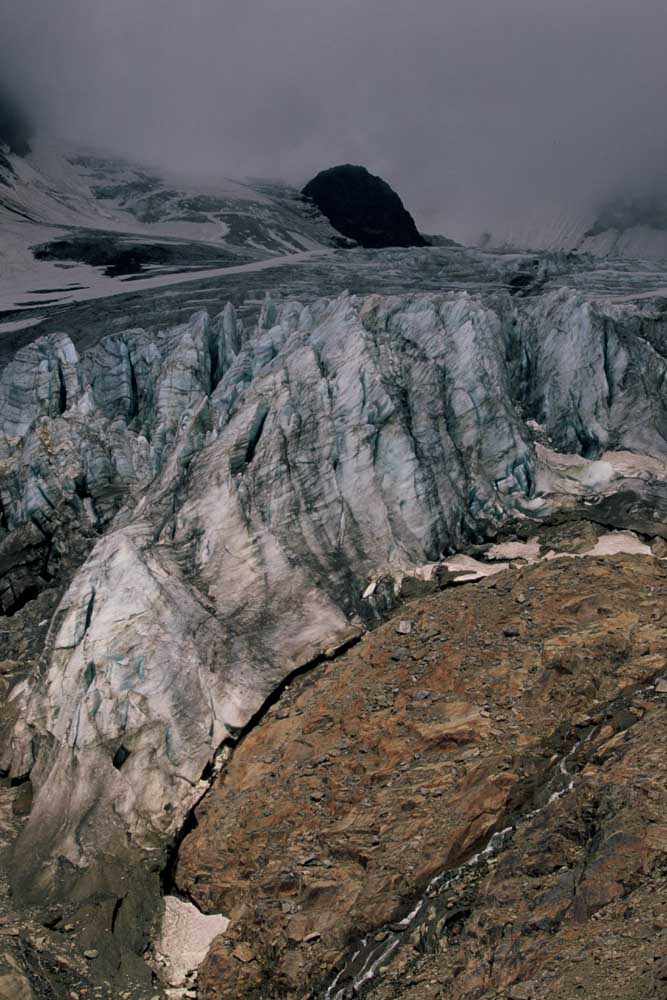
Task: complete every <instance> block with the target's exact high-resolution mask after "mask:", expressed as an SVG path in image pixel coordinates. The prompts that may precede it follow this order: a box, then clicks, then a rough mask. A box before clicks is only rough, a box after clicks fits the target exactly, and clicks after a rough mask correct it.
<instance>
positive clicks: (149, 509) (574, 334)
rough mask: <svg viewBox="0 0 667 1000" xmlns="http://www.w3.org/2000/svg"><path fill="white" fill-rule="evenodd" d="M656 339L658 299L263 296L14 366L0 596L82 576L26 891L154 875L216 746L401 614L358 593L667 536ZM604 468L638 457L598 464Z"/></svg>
mask: <svg viewBox="0 0 667 1000" xmlns="http://www.w3.org/2000/svg"><path fill="white" fill-rule="evenodd" d="M666 333H667V331H666V328H665V324H664V322H663V320H662V318H661V316H660V315H659V314H658V313H656V312H655V311H654V310H652V308H651V305H650V303H647V304H646V305H645V306H642V307H641V308H639V307H637V306H634V305H630V304H627V305H607V306H603V305H600V304H594V303H592V302H589V301H587V300H586V299H585V298H584V297H582V296H581V295H579V294H577V293H573V292H570V291H557V292H554V293H551V294H549V295H545V296H542V297H537V298H532V299H531V298H528V299H525V300H517V299H512V298H510V297H509V296H507V295H505V294H496V295H493V296H487V297H486V298H485V297H482V296H476V295H470V294H468V293H461V294H458V293H450V294H443V295H438V294H424V293H421V294H417V293H415V294H407V295H402V296H379V295H376V296H367V297H355V296H350V295H347V294H345V295H342V296H340V297H338V298H336V299H333V300H327V299H321V300H318V301H316V302H314V303H311V304H310V305H308V306H304V305H302V304H300V303H298V302H281V303H273V302H271V301H270V300H267V302H266V303H265V305H264V307H263V309H262V313H261V316H260V319H259V322H258V325H257V329H256V330H255V331H254V332H251V331H250V330H248V329H244V327H243V324H242V323H241V322H240V320H238V318H237V317H236V315H235V313H234V310H233V308H232V307H231V306H227V307H226V308H225V309H224V311H223V312H222V313H221V314H220V315H219V316H217V317H216V318H214V319H211V318H210V317H209V316H208V314H206V313H203V312H200V313H198V314H196V315H195V316H193V318H192V319H191V321H190V322H189V323H187V324H185V325H181V326H179V327H176V328H172V329H169V330H165V331H161V332H160V333H159V334H157V335H155V336H151V335H149V334H147V333H145V332H144V331H142V330H129V331H126V332H124V333H121V334H117V335H114V336H111V337H107V338H105V339H103V340H102V341H100V342H99V343H98V344H97V345H96V346H94V347H93V348H91V349H90V350H88V351H86V352H84V353H82V355H81V356H79V354H78V353H77V351H76V350H75V348H74V346H73V344H72V343H71V341H69V340H68V338H67V337H66V336H64V335H57V336H56V335H52V336H50V337H48V338H43V339H42V340H38V341H36V342H35V343H33V344H31V345H30V346H29V347H27V348H24V349H22V350H21V351H19V352H18V354H17V355H16V357H15V359H14V361H13V363H12V365H11V366H9V367H8V368H7V369H5V372H4V375H3V377H2V380H1V381H0V403H1V404H2V405H1V406H0V413H1V414H2V417H1V421H0V461H1V462H2V467H3V477H2V487H1V489H0V498H1V501H2V515H3V530H4V537H2V539H1V540H0V555H2V556H4V557H5V558H3V559H0V600H2V601H3V602H4V603H5V606H6V607H10V606H11V604H12V601H14V600H16V601H18V600H20V597H21V594H22V593H28V594H30V593H32V591H33V590H34V589H35V588H37V589H39V587H40V586H43V585H45V576H44V574H45V570H44V559H45V558H46V562H47V564H48V566H49V570H48V572H49V573H50V574H51V575H53V574H57V572H58V571H59V567H62V566H64V565H65V564H66V563H67V560H68V558H69V559H70V560H73V562H72V565H74V564H75V563H79V564H80V565H79V568H78V569H77V570H76V572H75V573H74V576H73V580H72V582H71V585H70V586H69V588H68V590H67V592H66V593H65V595H64V597H63V598H62V601H61V603H60V606H59V607H58V609H57V611H56V614H55V616H54V618H53V621H52V623H51V627H50V631H49V638H48V642H47V655H46V659H45V662H44V664H43V669H42V671H41V672H39V674H35V675H33V676H30V677H28V678H27V680H26V683H25V685H24V687H23V688H22V689H21V690H20V691H19V692H18V694H17V696H16V697H17V699H18V703H19V705H20V708H21V711H22V716H23V718H22V720H21V722H20V723H18V724H17V725H16V727H15V729H14V734H13V737H12V739H11V741H10V742H9V743H8V745H7V746H5V747H3V748H2V755H1V759H0V766H2V767H3V768H6V769H7V770H9V771H10V772H11V773H12V774H13V775H15V776H17V777H18V776H23V775H25V774H26V773H27V772H28V771H29V770H30V771H31V776H32V781H33V785H34V788H35V793H36V797H35V804H34V807H33V810H32V814H31V817H30V820H29V822H28V825H27V827H26V829H25V832H24V834H23V836H22V838H21V840H20V842H19V844H18V846H17V849H16V860H17V864H16V886H15V887H16V890H17V892H18V893H19V894H20V895H22V896H24V897H26V896H30V897H34V898H42V897H43V896H44V895H46V896H48V895H49V894H51V893H53V892H55V891H56V890H57V891H58V892H62V891H63V886H64V887H65V889H66V891H68V892H72V893H75V895H76V898H78V899H81V900H85V899H88V898H90V897H92V895H94V893H96V892H98V893H99V892H100V891H103V892H108V893H109V894H111V895H113V894H114V893H116V894H118V895H122V893H121V889H123V890H124V892H125V895H127V892H128V891H130V890H129V889H128V881H129V880H130V879H131V877H132V876H131V872H133V871H135V870H136V865H137V863H138V860H139V859H142V858H144V859H145V858H147V857H148V858H150V857H153V858H154V859H156V860H154V861H153V862H151V865H152V872H153V877H157V876H156V873H157V870H158V869H159V867H160V864H161V861H160V859H161V857H162V854H161V851H162V849H163V848H164V845H165V844H166V843H167V841H168V840H169V838H171V837H173V836H174V835H175V834H176V833H177V832H178V830H179V829H180V828H181V826H182V824H183V821H184V818H185V816H186V814H187V813H188V811H189V810H190V809H191V808H192V806H193V804H194V803H196V802H197V800H198V799H199V798H200V797H201V795H202V794H203V791H204V790H205V788H206V778H205V777H204V776H205V775H207V774H208V773H209V769H210V765H211V764H212V762H213V761H214V758H215V755H216V752H217V751H218V750H219V748H220V746H221V744H222V743H223V742H224V741H225V740H226V739H228V738H230V737H231V738H233V737H235V736H236V735H237V734H238V732H239V730H241V729H242V728H243V727H244V726H245V725H246V724H247V723H248V722H249V720H251V719H252V717H253V716H254V714H255V713H256V712H257V711H258V709H259V708H260V707H261V705H262V703H263V702H264V701H265V699H266V698H267V697H268V696H269V695H270V694H271V692H272V691H273V690H274V689H275V688H276V686H277V685H278V684H279V683H280V682H281V681H282V680H284V678H285V677H286V676H288V675H289V674H290V673H291V672H292V671H294V670H295V669H296V668H298V667H300V666H302V665H304V664H306V663H307V662H309V661H311V660H312V659H314V658H316V657H317V656H318V655H320V654H321V653H322V652H323V651H324V650H326V649H327V648H329V647H331V646H334V647H335V645H336V644H337V643H342V642H344V641H346V639H348V638H349V637H350V636H351V635H353V634H354V632H355V630H358V629H359V628H360V626H361V625H362V624H363V623H364V622H367V623H368V622H370V621H372V620H374V619H377V617H379V616H380V615H381V614H382V613H383V612H384V611H385V610H386V608H387V606H388V605H390V604H391V603H392V602H393V601H394V600H395V592H394V588H393V585H391V586H389V585H387V586H381V585H375V586H373V587H369V586H368V584H369V581H379V582H380V583H381V581H382V580H383V578H386V579H387V580H392V581H393V579H395V578H396V577H400V576H401V575H402V574H410V573H414V572H416V571H417V570H418V567H422V566H423V565H424V564H426V563H435V562H438V561H439V560H441V559H442V558H444V557H445V556H447V555H449V554H451V553H453V552H456V551H458V550H460V549H462V548H465V546H466V545H467V544H469V543H470V542H475V541H483V540H486V539H489V538H494V537H495V536H496V534H497V532H498V530H499V529H501V528H502V526H503V525H505V524H507V523H509V522H510V521H512V520H513V519H516V518H526V517H540V516H542V515H548V514H551V513H553V512H554V511H555V510H557V509H559V508H561V507H572V506H574V505H575V504H577V503H582V502H589V503H590V504H595V505H596V506H597V505H601V506H600V509H601V510H603V511H604V517H606V518H607V520H608V521H609V522H610V523H613V522H614V518H615V507H614V503H615V501H614V497H615V496H616V494H619V493H620V494H623V493H624V494H625V495H626V496H627V497H630V498H632V497H634V498H637V497H638V498H639V502H640V505H641V503H644V508H645V509H643V513H642V515H641V517H642V518H644V520H643V521H642V524H644V521H645V520H646V519H647V518H648V519H649V520H650V514H649V513H647V511H648V510H649V508H650V509H651V510H655V509H657V510H658V513H659V517H660V518H661V519H662V521H664V516H663V515H664V510H665V507H664V504H665V499H666V498H667V478H666V477H665V475H664V466H663V464H662V463H663V462H664V461H665V460H666V459H667V407H666V403H667V399H666V397H665V391H664V379H665V373H666V371H667V366H666V365H665V361H664V355H665V348H666V347H667V337H666ZM620 451H627V452H633V453H637V454H640V455H643V456H648V458H647V459H646V460H645V461H644V460H641V461H639V460H638V461H637V462H636V463H635V464H634V465H633V463H632V462H627V461H626V463H625V465H623V463H620V464H619V463H618V462H617V463H616V465H615V466H613V467H612V465H609V463H608V462H607V463H606V465H607V466H608V468H605V469H604V470H602V469H601V466H602V465H603V464H605V463H602V462H596V460H597V459H599V458H601V456H602V455H603V454H604V453H607V452H620ZM561 452H567V453H571V455H572V456H580V457H579V458H576V459H575V458H574V457H573V458H572V461H575V462H577V461H578V462H579V464H580V466H581V467H582V468H584V467H585V468H589V467H590V464H591V463H593V462H595V464H596V466H600V468H598V469H597V472H596V473H595V474H590V475H589V477H588V479H587V478H586V474H585V469H584V472H581V470H579V471H578V472H577V474H576V475H575V474H574V472H569V471H568V465H567V463H568V461H570V459H568V460H566V461H565V462H564V463H563V462H560V464H559V461H560V460H559V456H558V454H555V453H561ZM609 470H611V471H609ZM602 471H604V475H602V474H601V473H602ZM626 472H627V474H626ZM647 497H649V500H647V499H646V498H647ZM642 498H643V499H642ZM649 501H650V502H649ZM661 505H662V507H661ZM592 509H593V508H592ZM632 510H633V509H632V504H631V503H630V502H628V503H625V505H624V506H623V510H622V511H621V515H622V516H621V515H619V517H621V521H622V522H623V523H622V524H621V525H620V526H622V527H632V524H631V523H629V522H631V521H632ZM600 516H601V517H602V516H603V515H602V514H601V515H600ZM605 523H607V522H605ZM654 523H655V522H654ZM640 530H644V529H643V528H640ZM655 533H658V526H657V525H656V527H655ZM22 546H23V547H22ZM26 552H28V555H26ZM35 552H37V555H35ZM45 553H46V554H45ZM73 553H74V554H73ZM30 554H32V556H34V558H32V561H31V560H30V558H28V556H29V555H30ZM86 555H87V558H86ZM5 595H6V596H5ZM364 595H367V596H364ZM14 708H16V699H15V706H14ZM101 858H103V859H104V863H103V864H102V862H101V861H100V859H101ZM101 867H104V868H105V871H104V872H103V873H102V872H101ZM149 867H150V866H149ZM96 873H97V874H96ZM121 883H122V885H121ZM140 885H141V886H144V889H145V882H138V883H137V891H138V887H139V886H140ZM144 889H142V890H141V891H144ZM123 898H124V897H123Z"/></svg>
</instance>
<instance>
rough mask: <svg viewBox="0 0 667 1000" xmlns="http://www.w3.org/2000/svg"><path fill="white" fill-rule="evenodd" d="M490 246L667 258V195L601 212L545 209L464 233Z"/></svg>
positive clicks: (622, 202)
mask: <svg viewBox="0 0 667 1000" xmlns="http://www.w3.org/2000/svg"><path fill="white" fill-rule="evenodd" d="M459 238H464V239H466V240H467V241H468V242H471V243H474V244H475V245H478V246H482V247H485V248H487V249H492V248H495V249H499V248H504V249H515V250H525V249H529V248H530V249H533V250H577V251H579V252H581V253H590V254H594V255H595V256H598V257H627V258H632V257H647V258H654V259H656V258H665V257H667V199H665V198H664V197H663V198H658V197H655V198H647V197H641V198H628V199H620V200H617V201H612V202H609V203H608V204H607V205H605V206H603V207H602V208H601V209H599V210H595V209H594V208H592V209H587V210H577V209H576V208H575V207H573V208H572V209H571V210H569V211H568V210H567V209H565V210H564V209H563V208H562V206H560V207H558V208H555V209H553V210H552V211H549V209H548V208H546V209H545V208H543V207H541V208H540V210H539V211H534V212H532V213H531V214H529V215H526V214H525V213H524V215H523V217H522V218H521V219H520V220H516V219H512V220H508V222H506V223H503V224H499V225H498V226H496V227H495V228H493V229H491V230H490V231H487V232H484V233H481V234H480V233H478V232H472V231H470V232H466V233H465V234H459Z"/></svg>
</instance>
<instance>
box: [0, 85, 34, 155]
mask: <svg viewBox="0 0 667 1000" xmlns="http://www.w3.org/2000/svg"><path fill="white" fill-rule="evenodd" d="M0 146H6V147H7V148H8V149H9V150H10V152H12V153H16V155H17V156H26V155H27V154H28V153H29V152H30V126H29V124H28V120H27V118H26V116H25V115H24V114H23V112H22V111H21V109H20V107H19V105H18V103H17V102H16V101H15V100H14V98H13V97H12V96H11V94H10V93H9V92H8V90H7V88H6V87H5V86H4V85H2V84H1V83H0Z"/></svg>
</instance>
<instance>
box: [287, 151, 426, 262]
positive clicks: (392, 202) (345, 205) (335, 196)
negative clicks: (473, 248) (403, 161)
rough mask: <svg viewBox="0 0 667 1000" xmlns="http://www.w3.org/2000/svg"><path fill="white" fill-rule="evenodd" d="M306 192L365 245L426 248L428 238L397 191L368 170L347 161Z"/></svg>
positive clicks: (332, 220) (337, 224)
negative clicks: (426, 238)
mask: <svg viewBox="0 0 667 1000" xmlns="http://www.w3.org/2000/svg"><path fill="white" fill-rule="evenodd" d="M303 194H304V195H305V196H306V198H309V199H310V201H312V202H314V204H315V205H317V207H318V208H319V210H320V212H321V213H322V214H323V215H325V216H326V218H327V219H328V220H329V222H330V223H331V225H332V226H333V227H334V229H337V230H338V232H339V233H342V234H343V236H347V237H348V239H351V240H354V241H355V242H356V243H359V245H360V246H362V247H369V248H371V249H377V248H379V247H423V246H426V245H427V244H426V240H425V239H424V237H423V236H421V235H420V234H419V232H418V231H417V227H416V225H415V222H414V219H413V218H412V216H411V215H410V213H409V212H407V211H406V209H405V208H404V206H403V202H402V201H401V199H400V198H399V196H398V195H397V194H396V192H395V191H393V190H392V188H391V187H390V186H389V185H388V184H387V182H386V181H383V180H382V178H381V177H376V176H375V175H374V174H371V173H369V172H368V170H366V168H365V167H355V166H352V165H351V164H345V165H344V166H340V167H331V168H330V169H329V170H323V171H322V172H321V173H319V174H318V175H317V177H314V178H313V179H312V180H311V181H309V182H308V184H306V186H305V188H304V189H303Z"/></svg>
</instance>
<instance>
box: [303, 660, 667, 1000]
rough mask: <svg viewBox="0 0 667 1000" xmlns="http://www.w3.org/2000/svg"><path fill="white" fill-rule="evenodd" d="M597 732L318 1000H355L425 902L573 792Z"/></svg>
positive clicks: (417, 922) (423, 913) (370, 943)
mask: <svg viewBox="0 0 667 1000" xmlns="http://www.w3.org/2000/svg"><path fill="white" fill-rule="evenodd" d="M662 676H663V673H661V674H660V675H659V677H657V678H654V679H653V680H652V681H651V683H650V684H649V685H648V686H646V687H642V688H636V689H634V690H631V691H626V692H623V693H622V694H620V695H618V697H617V698H615V699H614V700H613V701H611V702H609V703H608V704H607V706H606V711H605V716H608V715H609V713H610V712H611V711H613V710H614V709H615V708H616V707H618V706H619V705H620V704H622V703H625V702H627V701H628V700H631V699H633V698H636V697H638V696H641V695H643V694H648V693H655V684H656V683H657V680H658V679H660V677H662ZM601 707H602V706H600V708H601ZM597 729H598V724H597V723H594V722H591V725H590V729H589V732H588V734H587V735H586V736H585V737H584V738H583V739H581V740H579V741H578V742H576V743H575V744H574V745H573V746H572V747H571V748H570V750H569V751H568V752H567V753H566V754H564V755H563V756H562V757H561V758H560V759H559V760H558V761H557V762H556V763H555V764H554V767H553V769H552V774H551V777H550V779H549V780H548V782H547V783H546V785H545V786H544V790H543V793H542V794H543V796H545V801H544V803H543V804H542V805H540V806H538V808H536V809H533V810H531V811H530V812H527V813H524V814H522V815H520V816H518V817H517V820H516V822H515V823H513V824H512V825H511V826H507V827H505V829H503V830H498V831H497V832H496V833H494V834H492V835H491V836H490V837H489V839H488V840H487V842H486V844H485V845H484V847H483V848H482V849H481V850H480V851H478V852H477V854H475V855H473V857H471V858H469V860H468V861H466V862H464V863H463V864H462V865H460V866H459V867H458V868H454V869H451V870H449V871H445V872H441V873H440V874H439V875H436V876H435V878H433V879H432V880H431V881H430V882H429V884H428V886H427V887H426V890H425V891H424V894H423V896H422V898H421V899H420V900H419V902H418V903H417V904H416V906H415V907H414V909H413V910H412V911H411V912H410V913H408V915H407V916H406V917H404V918H403V920H401V921H400V922H397V923H395V924H391V925H390V927H391V929H390V930H389V931H388V932H387V935H386V937H383V938H382V940H381V941H378V940H377V936H373V937H370V938H364V939H363V940H362V941H361V942H360V943H359V944H358V946H357V948H356V950H355V951H354V953H353V954H352V955H351V957H350V958H349V959H348V961H347V962H346V963H345V965H344V966H343V968H342V969H341V970H340V972H338V974H337V975H336V977H335V979H333V981H332V982H331V984H330V985H329V987H328V988H327V989H326V991H325V992H324V993H322V994H320V997H321V998H322V1000H354V998H356V997H360V996H361V995H362V993H363V990H364V987H365V986H366V985H368V984H369V983H370V982H371V980H373V979H375V977H376V975H377V973H378V971H379V970H380V969H381V968H382V966H383V965H384V964H385V962H386V961H387V960H388V959H389V958H390V957H391V955H392V954H393V953H394V952H395V951H396V950H397V949H398V948H399V947H400V946H401V945H402V944H404V943H405V941H406V940H407V936H408V934H409V933H411V932H413V931H415V930H417V929H418V928H420V927H428V923H429V916H430V915H429V913H428V902H429V901H430V900H432V899H434V898H435V897H437V896H439V895H441V894H442V893H443V892H444V891H445V890H447V889H449V888H450V887H451V886H453V885H454V884H455V883H456V882H458V881H459V880H460V879H462V878H463V876H464V875H466V874H468V873H469V872H470V871H471V870H474V869H475V868H476V867H479V866H481V865H482V864H484V863H485V862H487V861H488V860H489V859H491V858H493V857H495V856H496V855H497V854H499V853H500V852H501V851H502V850H503V849H504V848H505V847H506V846H507V845H508V844H509V842H510V841H511V839H512V837H513V836H514V833H515V831H516V829H517V826H518V823H520V822H522V823H523V822H525V821H529V820H531V819H534V818H535V817H536V816H539V815H540V813H543V812H545V811H546V810H547V809H549V808H550V806H551V805H552V804H553V803H554V802H556V801H557V800H558V799H560V798H562V797H563V796H564V795H566V794H567V793H568V792H569V791H571V790H572V788H573V787H574V783H575V780H576V775H577V773H578V771H579V770H581V768H580V767H579V768H577V767H576V764H575V758H576V755H577V752H578V751H579V749H580V748H581V747H582V746H583V745H584V744H585V743H588V742H589V741H590V739H591V738H592V736H593V734H594V733H595V732H596V730H597Z"/></svg>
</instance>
